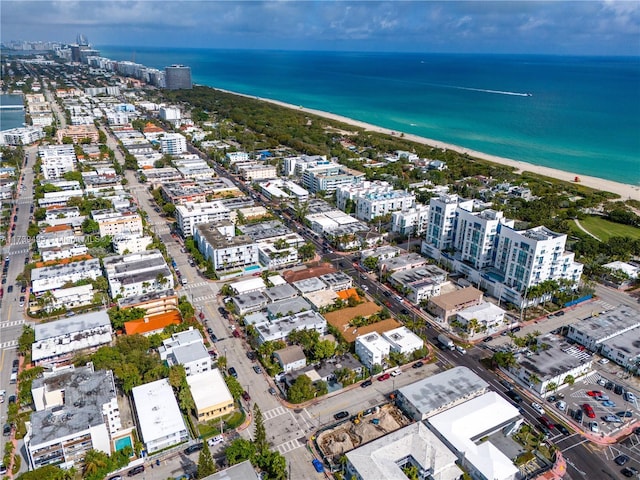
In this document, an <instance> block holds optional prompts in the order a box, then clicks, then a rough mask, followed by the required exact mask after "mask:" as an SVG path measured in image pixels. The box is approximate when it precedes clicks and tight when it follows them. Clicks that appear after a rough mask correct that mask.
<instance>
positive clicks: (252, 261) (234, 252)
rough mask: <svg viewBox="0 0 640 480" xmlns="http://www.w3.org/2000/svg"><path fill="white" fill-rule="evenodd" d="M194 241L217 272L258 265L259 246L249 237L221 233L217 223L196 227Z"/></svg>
mask: <svg viewBox="0 0 640 480" xmlns="http://www.w3.org/2000/svg"><path fill="white" fill-rule="evenodd" d="M193 239H194V241H195V242H196V245H197V246H198V250H200V252H202V255H203V256H204V257H205V258H206V259H207V260H210V261H211V262H212V263H213V268H214V269H216V270H228V269H235V268H241V267H246V266H251V265H257V263H258V246H257V245H256V243H255V242H254V241H253V240H252V239H251V237H249V236H248V235H238V236H233V234H231V235H229V234H228V232H227V234H223V233H221V232H220V230H219V228H218V225H217V224H216V223H205V224H200V225H197V226H196V227H195V231H194V234H193Z"/></svg>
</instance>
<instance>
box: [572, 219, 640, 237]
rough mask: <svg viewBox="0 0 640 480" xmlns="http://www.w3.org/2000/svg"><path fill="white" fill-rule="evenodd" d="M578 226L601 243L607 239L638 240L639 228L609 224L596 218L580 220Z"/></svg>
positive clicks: (639, 235) (607, 221)
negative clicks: (624, 238)
mask: <svg viewBox="0 0 640 480" xmlns="http://www.w3.org/2000/svg"><path fill="white" fill-rule="evenodd" d="M580 225H582V226H583V227H584V228H586V229H587V230H588V231H590V232H591V233H593V234H594V235H595V236H596V237H598V238H599V239H600V240H602V241H606V240H608V239H609V237H631V238H640V228H635V227H631V226H629V225H622V224H620V223H614V222H610V221H609V220H605V219H604V218H602V217H598V216H589V217H585V218H584V220H580Z"/></svg>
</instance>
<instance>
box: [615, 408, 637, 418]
mask: <svg viewBox="0 0 640 480" xmlns="http://www.w3.org/2000/svg"><path fill="white" fill-rule="evenodd" d="M616 415H617V416H619V417H620V418H631V417H633V412H632V411H631V410H625V411H624V412H618V413H616Z"/></svg>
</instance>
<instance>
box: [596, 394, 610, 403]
mask: <svg viewBox="0 0 640 480" xmlns="http://www.w3.org/2000/svg"><path fill="white" fill-rule="evenodd" d="M595 399H596V400H598V401H599V402H604V401H606V400H609V395H603V394H600V395H596V396H595Z"/></svg>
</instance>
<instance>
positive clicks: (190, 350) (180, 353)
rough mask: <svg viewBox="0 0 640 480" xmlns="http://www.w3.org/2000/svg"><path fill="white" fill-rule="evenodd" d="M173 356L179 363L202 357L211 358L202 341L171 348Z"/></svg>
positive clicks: (194, 360)
mask: <svg viewBox="0 0 640 480" xmlns="http://www.w3.org/2000/svg"><path fill="white" fill-rule="evenodd" d="M173 356H174V358H175V359H176V362H178V363H179V364H180V365H186V364H187V363H191V362H196V361H198V360H202V359H209V360H210V359H211V356H210V355H209V352H207V349H206V348H205V346H204V343H202V342H200V343H192V344H189V345H181V346H179V347H176V348H174V349H173Z"/></svg>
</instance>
